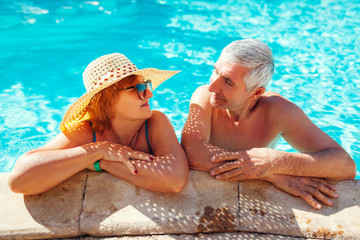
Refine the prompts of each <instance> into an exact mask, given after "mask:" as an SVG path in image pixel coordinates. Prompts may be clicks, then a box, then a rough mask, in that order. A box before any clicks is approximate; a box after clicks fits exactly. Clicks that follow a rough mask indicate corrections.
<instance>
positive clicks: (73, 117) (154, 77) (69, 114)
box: [60, 68, 180, 131]
mask: <svg viewBox="0 0 360 240" xmlns="http://www.w3.org/2000/svg"><path fill="white" fill-rule="evenodd" d="M179 72H180V71H169V70H159V69H156V68H145V69H141V70H137V71H134V72H131V73H128V74H125V75H123V76H121V77H120V78H117V79H114V80H113V81H111V82H109V83H106V84H103V85H101V86H98V87H97V88H95V89H93V90H91V91H89V92H87V93H85V94H84V95H82V96H81V97H79V98H78V99H77V100H76V101H75V102H74V103H73V104H72V105H71V106H70V107H69V109H68V110H67V111H66V113H65V115H64V118H63V119H62V121H61V123H60V130H61V131H64V130H65V129H67V128H70V127H71V126H72V125H73V124H74V123H76V122H80V121H84V120H88V119H89V116H88V114H87V110H86V107H87V106H88V105H89V103H90V101H91V99H92V98H93V97H94V96H95V94H97V93H98V92H100V91H102V90H104V89H105V88H107V87H109V86H111V85H113V84H115V83H117V82H119V81H121V80H123V79H125V78H126V77H128V76H131V75H141V76H143V77H144V79H145V80H147V79H151V82H152V87H153V90H155V89H156V88H157V87H158V86H159V85H160V84H161V83H163V82H164V81H165V80H167V79H169V78H171V77H172V76H174V75H175V74H177V73H179Z"/></svg>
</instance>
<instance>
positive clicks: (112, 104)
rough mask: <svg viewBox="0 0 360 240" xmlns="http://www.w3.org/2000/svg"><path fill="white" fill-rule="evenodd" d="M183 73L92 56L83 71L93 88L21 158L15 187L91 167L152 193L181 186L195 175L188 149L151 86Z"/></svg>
mask: <svg viewBox="0 0 360 240" xmlns="http://www.w3.org/2000/svg"><path fill="white" fill-rule="evenodd" d="M176 73H177V71H164V70H158V69H154V68H147V69H142V70H138V69H137V68H136V66H135V65H134V64H133V63H132V62H131V61H130V60H129V59H127V58H126V57H125V56H124V55H122V54H120V53H113V54H108V55H104V56H102V57H100V58H98V59H96V60H94V61H93V62H91V63H90V64H89V65H88V66H87V68H86V69H85V71H84V73H83V80H84V85H85V87H86V90H87V93H85V94H84V95H83V96H81V97H80V98H79V99H78V100H77V101H76V102H75V103H74V104H73V105H72V106H70V108H69V109H68V111H67V112H66V114H65V116H64V118H63V120H62V122H61V124H60V129H61V132H60V133H59V134H58V135H57V136H56V137H55V138H54V139H52V140H51V141H50V142H49V143H48V144H46V145H45V146H43V147H40V148H38V149H35V150H32V151H29V152H27V153H25V154H24V155H22V156H21V157H20V158H19V159H18V160H17V162H16V164H15V166H14V168H13V170H12V172H11V174H10V177H9V186H10V188H11V190H12V191H14V192H18V193H23V194H27V195H31V194H38V193H42V192H45V191H47V190H49V189H51V188H53V187H55V186H56V185H58V184H60V183H61V182H63V181H65V180H66V179H68V178H70V177H71V176H73V175H74V174H76V173H78V172H80V171H82V170H84V169H91V170H95V171H106V172H108V173H110V174H112V175H114V176H116V177H118V178H121V179H124V180H126V181H128V182H130V183H133V184H134V185H136V186H139V187H142V188H145V189H149V190H153V191H158V192H164V193H171V192H179V191H181V190H182V189H183V188H184V187H185V186H186V184H187V180H188V175H189V168H188V164H187V160H186V156H185V153H184V151H183V149H182V148H181V146H180V144H179V142H178V140H177V138H176V135H175V132H174V129H173V127H172V125H171V123H170V121H169V120H168V119H167V117H166V116H165V115H164V114H163V113H161V112H159V111H152V110H151V109H150V106H149V99H150V98H151V97H152V90H153V89H155V88H156V87H157V86H159V84H161V83H162V82H163V81H165V80H166V79H168V78H170V77H172V76H173V75H175V74H176Z"/></svg>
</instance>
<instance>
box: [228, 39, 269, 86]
mask: <svg viewBox="0 0 360 240" xmlns="http://www.w3.org/2000/svg"><path fill="white" fill-rule="evenodd" d="M221 57H223V58H224V59H225V61H231V62H236V63H239V64H240V65H241V66H243V67H246V68H249V69H250V70H249V71H248V72H247V73H246V75H245V76H244V82H245V85H246V91H252V90H254V89H256V88H258V87H264V88H266V86H267V85H268V83H269V82H270V79H271V78H272V76H273V74H274V58H273V55H272V52H271V50H270V48H269V47H268V46H267V45H266V44H265V43H263V42H261V41H259V40H257V39H244V40H237V41H234V42H232V43H230V44H229V45H227V46H226V47H225V48H224V49H223V50H222V52H221Z"/></svg>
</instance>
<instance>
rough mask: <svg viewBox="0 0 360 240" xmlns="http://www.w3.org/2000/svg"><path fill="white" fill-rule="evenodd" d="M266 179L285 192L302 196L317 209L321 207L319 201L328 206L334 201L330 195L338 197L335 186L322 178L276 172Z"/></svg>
mask: <svg viewBox="0 0 360 240" xmlns="http://www.w3.org/2000/svg"><path fill="white" fill-rule="evenodd" d="M266 180H267V181H269V182H271V183H272V184H273V185H274V186H275V187H277V188H278V189H280V190H283V191H284V192H287V193H289V194H291V195H293V196H296V197H301V198H302V199H304V200H305V201H306V202H307V203H309V204H310V205H311V206H312V207H313V208H316V209H320V208H321V204H320V203H319V201H320V202H322V203H324V204H325V205H327V206H332V205H333V202H332V201H331V200H330V199H329V197H331V198H337V197H338V196H337V194H336V192H335V186H334V185H332V184H330V183H328V182H327V181H325V180H323V179H321V178H311V177H299V176H291V175H278V174H275V175H273V176H271V177H270V178H269V179H266ZM317 200H318V201H317Z"/></svg>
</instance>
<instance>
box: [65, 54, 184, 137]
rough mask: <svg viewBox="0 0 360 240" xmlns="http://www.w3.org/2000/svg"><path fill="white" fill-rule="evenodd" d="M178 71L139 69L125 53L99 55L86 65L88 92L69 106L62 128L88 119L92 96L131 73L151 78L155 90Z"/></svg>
mask: <svg viewBox="0 0 360 240" xmlns="http://www.w3.org/2000/svg"><path fill="white" fill-rule="evenodd" d="M178 72H179V71H168V70H159V69H156V68H146V69H141V70H139V69H137V67H136V66H135V65H134V64H133V63H132V62H131V61H130V60H129V59H128V58H127V57H126V56H125V55H123V54H120V53H112V54H108V55H104V56H102V57H99V58H97V59H95V60H94V61H92V62H91V63H90V64H89V65H88V66H87V67H86V69H85V71H84V73H83V81H84V85H85V88H86V91H87V92H86V93H85V94H84V95H82V96H81V97H80V98H78V99H77V100H76V101H75V102H74V103H73V104H72V105H71V106H70V107H69V109H68V110H67V112H66V113H65V116H64V118H63V120H62V121H61V123H60V130H61V131H63V130H65V129H66V128H69V127H71V126H72V125H73V124H74V123H76V122H80V121H84V120H88V119H89V115H88V113H87V106H88V105H89V103H90V101H91V99H92V97H94V96H95V94H97V93H98V92H100V91H101V90H103V89H105V88H107V87H109V86H111V85H113V84H115V83H117V82H119V81H121V80H122V79H125V78H126V77H128V76H130V75H141V76H143V77H144V79H146V80H147V79H150V80H151V82H152V86H153V90H155V89H156V88H157V87H158V86H159V85H160V84H161V83H162V82H164V81H165V80H166V79H168V78H170V77H172V76H174V75H175V74H177V73H178Z"/></svg>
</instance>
